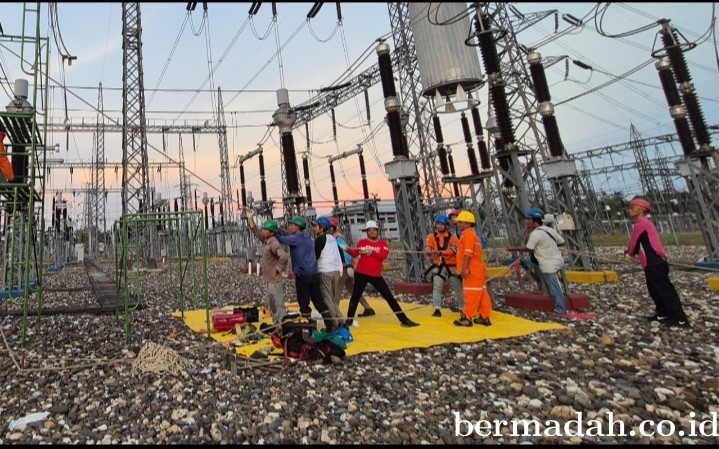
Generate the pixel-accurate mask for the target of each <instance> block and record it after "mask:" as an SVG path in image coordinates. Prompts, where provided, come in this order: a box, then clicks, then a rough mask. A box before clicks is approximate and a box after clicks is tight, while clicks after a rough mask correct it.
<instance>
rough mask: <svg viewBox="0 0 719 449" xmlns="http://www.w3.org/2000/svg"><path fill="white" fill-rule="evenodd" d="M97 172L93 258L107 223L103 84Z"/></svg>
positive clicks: (99, 95) (99, 99) (91, 225)
mask: <svg viewBox="0 0 719 449" xmlns="http://www.w3.org/2000/svg"><path fill="white" fill-rule="evenodd" d="M94 158H95V161H94V162H95V163H94V166H95V170H94V174H93V178H92V189H93V194H92V202H93V204H92V205H91V220H90V222H89V223H88V226H89V229H90V248H88V252H89V254H90V255H91V256H97V254H98V252H99V239H100V233H101V232H104V231H105V229H106V223H105V201H106V198H105V106H104V104H103V97H102V83H100V87H99V89H98V91H97V128H96V130H95V154H94Z"/></svg>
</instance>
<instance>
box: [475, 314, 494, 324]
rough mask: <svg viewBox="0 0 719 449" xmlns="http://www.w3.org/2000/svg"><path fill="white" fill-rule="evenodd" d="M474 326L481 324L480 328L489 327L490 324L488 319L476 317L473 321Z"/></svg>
mask: <svg viewBox="0 0 719 449" xmlns="http://www.w3.org/2000/svg"><path fill="white" fill-rule="evenodd" d="M474 323H475V324H481V325H482V326H491V325H492V322H491V321H489V318H484V317H483V316H481V315H480V316H478V317H477V318H475V319H474Z"/></svg>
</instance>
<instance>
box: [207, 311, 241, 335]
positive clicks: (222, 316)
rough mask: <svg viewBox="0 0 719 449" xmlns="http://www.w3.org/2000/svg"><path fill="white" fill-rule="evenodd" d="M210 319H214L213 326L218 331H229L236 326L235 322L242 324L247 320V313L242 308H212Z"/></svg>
mask: <svg viewBox="0 0 719 449" xmlns="http://www.w3.org/2000/svg"><path fill="white" fill-rule="evenodd" d="M210 319H211V320H212V328H213V329H214V330H215V331H216V332H221V331H228V330H230V329H234V328H235V324H242V323H246V322H247V318H246V317H245V313H244V312H243V311H241V310H237V309H235V310H232V309H229V310H223V309H220V310H212V311H211V312H210Z"/></svg>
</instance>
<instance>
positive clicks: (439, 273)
mask: <svg viewBox="0 0 719 449" xmlns="http://www.w3.org/2000/svg"><path fill="white" fill-rule="evenodd" d="M450 237H451V234H449V233H447V237H446V238H445V239H444V245H440V244H439V233H438V232H437V231H434V241H435V243H436V244H437V250H438V251H439V253H440V254H439V261H440V262H439V265H437V264H435V263H434V262H433V263H432V265H430V266H429V267H427V269H426V270H425V271H424V277H425V278H427V275H428V274H429V273H430V272H431V271H432V270H434V269H435V268H439V270H437V272H436V273H434V275H433V276H432V278H433V279H434V276H439V277H440V278H441V279H442V280H443V281H446V280H447V278H449V277H451V276H456V277H459V276H457V275H456V274H453V273H452V271H451V270H450V269H449V267H455V266H456V264H453V265H448V264H447V261H445V260H444V257H443V256H442V252H444V251H446V250H447V248H448V247H449V241H450ZM444 270H446V272H447V275H446V276H444V275H442V271H444Z"/></svg>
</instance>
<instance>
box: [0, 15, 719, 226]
mask: <svg viewBox="0 0 719 449" xmlns="http://www.w3.org/2000/svg"><path fill="white" fill-rule="evenodd" d="M185 6H186V3H177V4H167V3H142V4H141V11H142V25H143V34H142V39H143V57H144V61H143V62H144V64H143V69H144V84H145V88H146V89H147V92H146V100H147V106H146V109H147V118H148V120H150V121H151V122H152V123H172V122H174V123H186V124H196V123H197V124H202V123H204V122H205V121H207V120H208V119H209V120H211V119H212V113H211V110H212V106H211V95H210V93H209V92H199V93H197V90H199V89H203V90H209V89H210V87H211V86H214V87H215V88H217V87H218V86H219V87H221V88H222V90H223V99H224V104H225V106H224V107H225V113H226V123H227V125H228V126H229V127H230V128H229V130H228V144H229V159H230V164H231V165H234V164H233V162H234V161H235V159H236V158H237V157H239V156H241V155H243V154H246V153H248V152H250V151H252V150H254V149H255V148H256V147H257V144H258V142H260V141H262V140H263V139H265V137H266V133H267V130H268V128H267V124H269V123H270V122H271V120H272V118H271V117H272V113H273V111H274V110H275V109H276V108H277V103H276V95H275V90H276V89H278V88H280V87H283V86H284V87H286V88H287V89H289V91H290V101H291V103H292V104H299V103H302V102H304V101H306V100H308V99H310V98H312V96H313V95H314V93H315V92H316V91H317V90H318V89H320V88H321V87H324V86H329V85H331V84H332V83H333V82H334V81H335V80H337V79H339V78H341V77H342V76H343V75H344V74H346V73H347V71H348V66H350V65H351V66H352V68H353V69H356V70H355V71H354V72H352V73H353V74H356V73H358V72H359V71H361V70H363V69H365V68H367V67H369V66H371V65H373V64H375V63H376V61H377V56H376V53H375V51H374V48H375V46H376V42H375V41H376V39H377V38H379V37H382V36H389V40H388V43H389V44H390V46H391V47H392V48H394V43H393V42H392V40H391V34H390V21H389V16H388V12H387V6H386V4H385V3H359V4H357V3H353V4H342V6H341V7H342V15H343V20H342V23H341V26H339V24H338V20H337V16H336V9H335V5H334V4H332V3H325V4H324V6H323V8H322V10H321V11H320V13H319V14H318V15H317V16H316V17H315V18H314V19H311V20H310V21H307V19H306V14H307V12H308V11H309V9H310V7H311V6H312V4H311V3H279V4H277V12H278V15H277V26H276V27H273V26H271V25H272V11H271V4H270V3H263V4H262V6H261V8H260V11H259V13H258V14H257V15H256V16H254V18H253V20H251V21H248V20H247V19H248V10H249V7H250V3H227V4H225V3H223V4H219V3H209V11H208V17H207V20H206V21H204V22H203V13H202V4H201V3H200V4H199V5H198V7H197V9H196V10H195V11H194V12H193V13H192V14H191V15H190V18H191V20H188V17H187V11H186V10H185ZM515 7H516V8H517V9H518V10H519V11H521V12H522V13H523V14H525V15H528V14H529V13H531V12H536V11H544V10H551V9H557V10H558V12H559V14H560V17H561V14H563V13H564V14H566V13H568V14H571V15H573V16H575V17H583V16H585V15H586V14H587V13H588V12H589V11H590V10H591V9H592V8H593V7H594V4H592V3H579V4H555V3H551V4H548V3H528V4H522V3H520V4H515ZM42 10H43V20H42V21H41V23H42V29H43V32H44V34H45V35H49V33H50V30H49V26H48V20H47V18H46V13H47V4H43V6H42ZM121 11H122V10H121V4H119V3H90V4H82V5H81V4H75V3H59V4H58V8H57V13H58V18H59V25H60V27H59V28H60V32H61V36H62V42H64V45H65V47H66V48H67V51H69V53H70V54H72V55H74V56H77V60H76V61H74V62H73V63H72V66H65V69H64V74H63V71H62V70H61V69H60V64H59V62H58V59H59V58H58V52H57V49H56V47H55V44H54V42H53V44H52V47H51V48H52V56H51V70H50V73H51V76H52V77H53V79H55V80H56V81H58V83H59V84H60V85H62V84H63V82H64V84H65V86H68V88H69V90H70V92H71V93H69V94H68V96H67V117H68V118H69V119H70V121H71V122H73V123H76V122H79V121H83V120H84V121H85V122H88V121H89V122H92V121H94V119H95V116H96V114H95V112H94V111H93V110H92V109H91V108H90V107H89V106H88V105H87V104H86V103H89V104H91V105H95V104H96V103H97V86H98V84H99V83H100V82H102V84H103V86H104V88H105V91H104V106H105V110H106V111H107V114H108V115H109V116H111V117H113V118H119V117H120V116H121V108H122V94H121V90H120V88H121V87H122V36H121V27H122V17H121ZM711 15H712V5H711V4H710V3H683V4H679V3H660V4H631V3H629V4H612V6H611V7H610V8H609V9H608V10H607V12H606V14H605V15H604V16H603V18H602V20H601V27H602V29H603V31H604V32H605V33H606V34H621V33H625V32H627V31H630V30H633V29H637V28H639V27H642V26H644V25H647V24H650V23H651V22H653V21H655V20H657V19H659V18H668V19H671V21H672V24H674V25H675V26H676V27H677V28H678V30H679V31H680V32H681V33H682V34H683V35H684V36H686V38H687V39H689V40H692V41H694V40H697V39H699V38H700V37H701V36H702V35H704V33H705V32H706V31H707V30H709V29H710V28H711ZM21 17H22V4H20V3H3V4H0V22H1V23H2V26H3V29H4V31H5V34H6V35H7V34H19V33H20V25H21ZM186 20H187V22H186V23H185V21H186ZM183 23H185V26H184V29H183V28H182V27H183ZM243 24H244V25H245V26H244V28H242V31H241V32H240V33H239V35H238V32H239V31H240V30H241V27H242V26H243ZM599 25H600V21H599V19H598V20H597V21H596V22H595V21H594V20H591V21H588V22H587V23H585V25H584V26H583V27H581V30H579V29H575V30H574V31H572V32H568V33H566V34H563V35H562V36H561V37H560V38H558V39H556V40H554V41H552V42H550V43H547V44H545V45H542V46H541V47H540V48H539V51H540V52H541V53H542V55H543V57H544V58H545V59H546V58H548V57H551V56H562V55H568V56H569V57H571V58H572V59H578V60H581V61H583V62H585V63H587V64H590V65H592V66H593V67H594V71H592V72H588V71H586V70H582V69H580V68H579V67H578V66H576V65H573V64H570V67H569V72H568V76H566V79H565V67H564V64H563V63H559V64H556V65H554V66H552V67H550V68H548V69H547V79H548V83H549V85H550V89H551V95H552V100H553V102H554V103H555V104H558V103H560V102H562V101H563V100H566V99H569V98H572V97H575V96H577V95H580V94H582V93H585V92H586V91H588V90H590V89H592V88H595V87H597V86H600V85H602V84H604V83H606V82H608V81H611V80H612V79H614V77H615V76H617V75H621V74H623V73H625V72H627V71H629V70H631V69H632V68H634V67H636V66H638V65H640V64H642V63H643V62H646V61H648V60H649V59H650V58H651V55H650V53H651V50H652V47H653V46H654V45H659V41H658V39H657V38H656V33H657V31H658V30H659V27H658V25H657V26H654V27H652V28H651V29H648V30H646V31H644V32H642V33H639V34H636V35H633V36H629V37H625V38H609V37H604V36H600V35H599V33H598V32H597V31H596V28H597V26H599ZM568 27H569V25H568V24H567V23H566V22H564V21H563V20H562V19H561V18H560V19H559V28H558V31H559V32H562V31H565V30H567V29H568ZM181 29H182V33H180V30H181ZM553 34H554V17H548V18H546V19H544V20H543V21H542V22H540V23H538V24H537V25H535V26H534V27H532V28H530V29H528V30H526V31H524V32H522V33H520V34H519V36H518V39H519V41H520V42H521V43H523V44H524V45H527V46H533V45H535V44H536V43H538V42H542V41H545V40H547V37H548V36H552V35H553ZM263 37H264V39H261V38H263ZM235 38H236V40H235ZM51 41H53V39H52V38H51ZM233 41H234V43H233ZM278 41H279V43H280V45H283V44H285V43H286V45H284V47H283V48H282V49H281V51H280V56H281V57H280V58H277V57H276V53H277V49H278ZM655 41H656V44H655ZM175 43H177V44H176V49H175V51H174V53H172V49H173V47H174V46H175ZM208 45H209V47H208ZM208 48H209V49H210V52H209V54H211V60H212V65H213V67H215V69H214V72H213V76H212V79H211V81H210V80H208V75H209V68H208V67H209V61H208V59H209V58H210V56H209V54H208ZM10 50H13V51H17V46H16V45H15V44H8V43H4V46H3V47H0V54H1V56H2V59H0V63H2V64H3V67H4V68H6V73H7V76H8V78H9V79H10V80H14V79H15V78H16V77H20V74H21V72H20V69H19V67H18V63H17V58H16V57H15V56H14V55H13V54H12V53H11V52H10ZM363 56H366V57H365V58H364V59H362V58H363ZM685 57H686V59H687V61H688V63H689V68H690V71H691V74H692V78H693V81H694V83H695V87H696V90H697V93H698V95H699V97H700V99H701V100H700V103H701V105H702V108H703V112H704V115H705V118H706V121H707V123H708V124H714V123H717V122H718V120H719V102H718V100H717V97H716V95H715V94H714V91H715V90H714V86H715V85H716V82H717V77H718V75H719V73H718V72H717V60H716V59H717V58H716V54H715V48H714V41H713V38H712V36H709V38H708V39H706V40H704V41H703V42H702V43H700V44H699V45H698V46H697V47H696V48H695V49H693V50H692V51H690V52H688V53H686V55H685ZM280 61H281V67H280ZM163 71H164V75H163ZM51 85H52V83H51ZM659 86H660V84H659V79H658V75H657V71H656V69H655V68H654V64H653V62H652V63H650V64H648V65H647V66H645V67H644V68H643V69H641V70H639V71H637V72H636V73H634V74H632V75H631V76H630V77H629V78H628V79H627V80H625V81H621V82H616V83H613V84H611V85H610V86H608V87H605V88H603V89H601V90H598V91H597V92H594V93H592V94H587V95H584V96H582V97H580V98H577V99H575V100H572V101H570V102H568V103H564V104H561V105H558V106H557V107H556V111H555V112H556V116H557V120H558V124H559V129H560V132H561V134H562V139H563V142H564V145H565V147H566V148H567V150H568V152H569V153H573V152H577V151H583V150H587V149H591V148H596V147H600V146H605V145H611V144H616V143H621V142H626V141H628V140H629V124H630V122H631V123H633V124H634V125H635V126H636V127H637V128H638V129H639V131H640V132H641V133H642V135H643V136H645V137H649V136H654V135H659V134H666V133H673V132H674V131H675V129H674V125H673V122H672V120H671V118H670V116H669V113H668V110H667V106H666V100H665V98H664V94H663V92H662V90H661V89H660V87H659ZM155 87H158V88H160V89H168V90H170V91H166V92H153V91H152V90H151V89H154V88H155ZM8 89H9V88H8ZM238 91H243V92H242V93H238ZM0 94H1V95H5V93H4V92H2V93H0ZM76 97H80V98H82V99H83V100H84V101H80V100H78V99H77V98H76ZM369 97H370V103H371V105H372V106H371V120H370V123H367V120H366V117H365V106H364V99H363V98H362V97H361V96H360V97H358V98H357V99H356V101H349V102H347V103H345V104H344V105H342V106H340V107H338V108H337V110H336V120H337V136H336V139H335V138H334V136H333V131H332V121H331V118H330V117H329V114H327V115H325V116H322V117H318V118H317V119H315V120H314V121H313V122H312V123H311V124H310V139H311V141H312V145H311V158H310V161H311V167H312V170H311V179H312V194H313V199H314V200H315V202H316V203H317V204H316V205H317V206H318V207H319V208H320V211H321V212H322V210H323V209H324V210H327V208H328V207H329V203H328V202H329V201H330V200H331V199H332V192H331V188H330V175H329V167H328V162H327V158H328V157H330V156H333V155H336V154H338V153H340V152H342V151H347V150H350V149H353V148H355V147H356V145H357V143H359V142H362V141H364V140H366V139H365V136H366V135H368V134H370V133H371V132H372V131H373V130H374V131H377V132H376V134H375V137H374V139H371V140H369V141H367V143H366V144H365V151H366V152H365V160H366V164H367V170H368V173H369V176H368V180H369V184H370V193H377V194H378V195H379V196H380V197H381V198H383V199H391V193H389V192H391V188H390V185H389V182H388V181H387V178H386V174H385V172H384V164H385V163H387V162H389V161H390V160H391V159H392V151H391V147H390V143H389V134H388V132H387V130H386V126H383V125H382V119H383V117H384V111H383V103H382V101H383V98H382V90H381V87H380V86H379V85H376V86H374V87H373V88H371V89H370V90H369ZM479 97H480V99H482V105H481V106H480V110H481V111H482V117H483V120H486V112H487V104H486V88H483V89H481V90H480V91H479ZM7 101H9V98H8V99H7ZM51 105H52V114H51V115H52V121H53V122H63V121H64V120H65V116H66V112H65V108H66V106H65V100H64V96H63V92H62V88H61V87H60V86H57V87H53V88H52V90H51ZM442 120H443V127H444V132H445V141H447V142H450V143H454V144H455V145H454V147H455V150H456V151H455V157H456V158H457V159H456V160H455V163H456V165H457V167H466V161H464V160H463V155H462V154H463V153H464V151H463V148H464V144H463V143H462V136H461V128H460V125H459V116H458V115H456V116H452V115H451V114H450V115H447V116H446V117H444V116H443V117H442ZM304 134H305V133H304V129H300V130H297V131H295V134H294V138H295V145H296V149H297V151H298V152H300V151H305V149H306V137H305V135H304ZM48 140H49V143H50V144H52V143H59V144H60V147H61V151H60V153H59V154H58V155H57V156H58V157H62V158H63V159H65V161H66V166H71V165H72V162H73V161H76V162H79V161H82V162H90V161H91V155H92V135H91V134H88V133H76V132H72V133H68V134H67V135H66V134H65V133H61V134H59V135H58V134H56V135H53V136H51V137H50V138H49V139H48ZM66 142H69V145H66ZM120 142H121V136H120V135H119V134H116V135H106V150H105V151H106V157H107V159H108V162H110V163H111V162H115V161H116V162H119V161H121V157H122V151H121V147H120ZM148 143H149V145H150V148H149V150H148V154H149V158H150V160H151V161H154V162H163V161H167V158H166V157H165V156H163V154H161V151H160V150H162V148H163V142H162V137H161V136H160V135H149V136H148ZM195 143H196V147H195V148H194V149H193V145H192V137H191V136H189V135H186V136H183V141H182V144H183V148H184V152H185V159H186V163H187V166H188V168H189V169H190V170H191V171H192V172H193V173H195V174H197V175H198V177H199V178H196V179H194V180H193V182H194V183H196V184H198V186H197V189H198V191H199V192H203V191H207V192H209V194H210V196H217V195H218V189H219V188H220V182H219V152H218V150H217V138H216V137H215V136H212V135H202V136H200V137H199V138H197V139H196V141H195ZM178 144H179V142H178V137H177V135H173V136H170V137H168V139H167V140H166V142H165V148H166V150H167V154H168V155H169V156H170V157H172V158H174V159H176V158H177V147H178ZM278 144H279V136H278V132H277V131H276V130H273V131H272V132H271V134H270V136H269V138H267V139H266V141H265V143H264V149H265V165H266V170H267V175H268V179H267V182H268V193H269V196H270V197H272V198H275V199H277V200H278V202H279V200H280V198H281V181H280V176H279V174H280V165H279V149H278V147H279V146H278ZM457 150H458V151H457ZM676 151H680V150H679V148H678V146H677V148H676ZM626 162H628V161H626ZM298 163H299V164H301V158H300V156H299V155H298ZM358 165H359V164H358V162H357V160H356V159H355V158H349V159H346V160H344V161H342V162H341V163H339V164H336V165H335V170H336V173H337V188H338V190H339V192H340V197H341V198H342V199H359V198H361V196H362V190H361V187H360V185H359V177H358V175H357V173H358V171H359V168H358ZM69 171H70V170H69V169H68V168H65V169H62V168H58V169H54V170H53V172H52V175H51V178H50V179H49V184H50V188H49V190H53V189H54V190H60V189H67V190H68V191H71V190H72V189H79V188H83V186H84V184H86V183H88V182H89V180H90V177H89V173H87V172H85V171H84V170H80V169H76V170H73V173H72V175H70V173H69ZM175 171H176V170H174V169H171V168H167V169H166V170H163V171H161V172H159V173H158V172H153V173H151V183H152V184H153V186H155V188H156V189H157V191H158V192H160V193H161V195H162V196H163V197H164V198H167V197H175V196H178V195H179V188H178V187H177V184H178V182H179V181H178V177H177V174H176V173H175ZM245 175H246V181H247V182H246V188H247V190H248V191H251V192H252V193H253V195H254V196H255V197H259V190H260V184H259V177H258V164H257V162H256V161H252V160H251V161H248V162H247V163H246V165H245ZM231 177H232V185H233V191H234V190H235V189H236V188H238V187H239V170H238V169H237V168H232V169H231ZM619 178H621V176H620V175H615V176H614V177H612V178H609V177H605V178H603V179H596V180H595V181H594V183H595V188H599V184H604V185H603V186H602V187H601V188H606V189H608V190H612V189H611V188H610V186H620V187H618V188H622V189H626V190H628V191H631V190H632V189H636V188H637V182H636V180H633V181H632V180H631V179H624V180H622V179H619ZM120 179H121V172H119V173H118V174H117V175H115V173H114V172H113V171H112V170H110V171H108V172H107V173H106V185H107V187H108V188H119V187H121V183H120ZM208 184H209V185H208ZM632 193H637V192H636V191H635V192H632ZM63 196H64V198H65V199H71V200H72V203H73V206H72V207H74V214H75V215H76V216H79V215H80V214H81V205H82V197H81V195H75V196H74V197H73V196H72V194H71V193H64V194H63ZM107 210H108V222H110V223H111V222H112V220H114V219H115V218H116V217H117V216H118V215H119V213H120V210H121V205H120V203H119V194H117V195H114V194H111V195H110V196H109V202H108V206H107Z"/></svg>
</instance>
